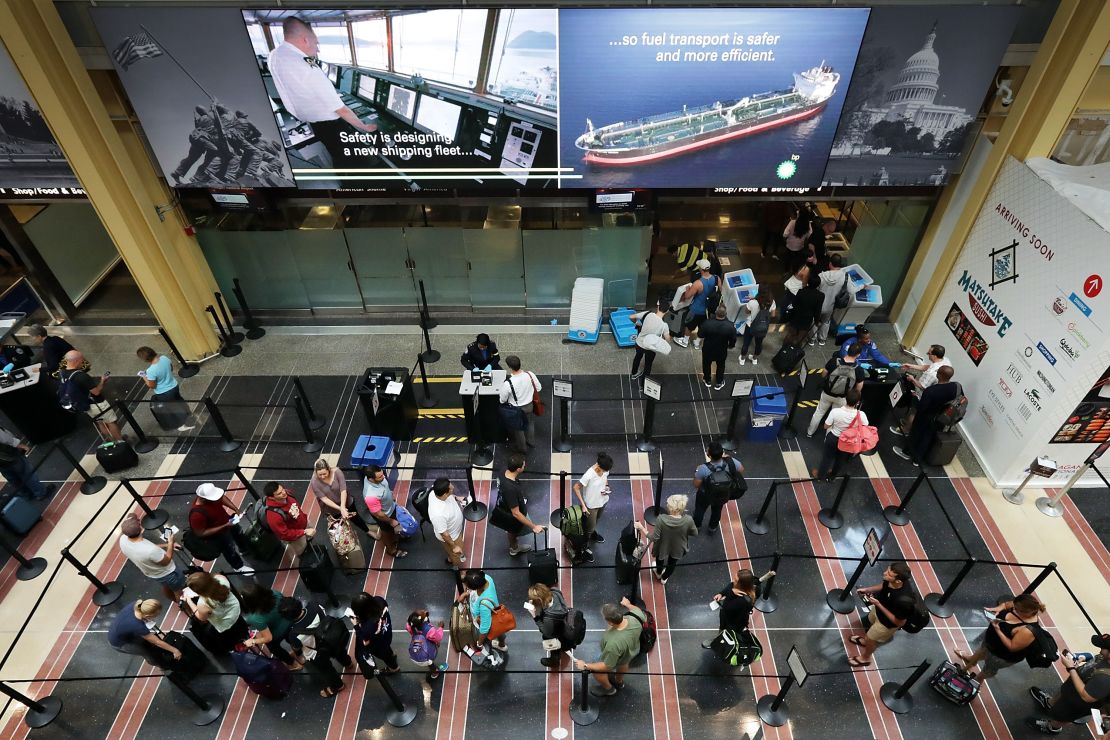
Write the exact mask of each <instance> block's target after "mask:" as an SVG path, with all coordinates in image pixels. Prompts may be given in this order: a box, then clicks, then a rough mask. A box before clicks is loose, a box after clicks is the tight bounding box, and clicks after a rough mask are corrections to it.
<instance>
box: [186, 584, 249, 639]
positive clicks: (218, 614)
mask: <svg viewBox="0 0 1110 740" xmlns="http://www.w3.org/2000/svg"><path fill="white" fill-rule="evenodd" d="M185 583H186V585H187V586H188V587H189V588H190V589H192V590H193V592H195V593H196V595H197V596H199V597H200V600H199V601H198V603H197V604H196V609H195V610H194V611H193V617H194V618H196V619H197V620H198V621H201V622H207V623H208V624H209V625H210V626H211V627H212V629H213V630H215V633H216V635H217V636H218V637H217V639H218V643H219V644H220V646H221V648H222V651H223V652H225V653H230V652H231V651H232V650H234V649H235V646H236V645H238V644H239V643H240V642H243V641H244V640H246V639H247V638H249V637H250V631H249V630H248V629H247V623H246V622H245V621H243V614H242V608H241V607H240V605H239V599H237V598H236V597H235V594H233V593H231V583H230V582H229V581H228V580H227V577H226V576H223V575H220V574H216V575H212V574H211V573H209V572H208V571H204V570H202V571H200V572H198V573H191V574H189V576H188V577H187V578H186V579H185Z"/></svg>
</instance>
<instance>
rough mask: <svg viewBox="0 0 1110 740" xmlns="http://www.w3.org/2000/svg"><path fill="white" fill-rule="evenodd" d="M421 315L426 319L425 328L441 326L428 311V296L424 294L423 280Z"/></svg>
mask: <svg viewBox="0 0 1110 740" xmlns="http://www.w3.org/2000/svg"><path fill="white" fill-rule="evenodd" d="M420 315H421V316H422V317H423V319H424V326H426V327H428V328H429V329H434V328H436V327H437V326H439V322H438V321H436V320H435V319H433V318H432V314H431V312H430V311H429V310H428V294H427V293H425V292H424V281H423V280H421V281H420Z"/></svg>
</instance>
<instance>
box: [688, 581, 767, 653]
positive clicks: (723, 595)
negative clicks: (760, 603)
mask: <svg viewBox="0 0 1110 740" xmlns="http://www.w3.org/2000/svg"><path fill="white" fill-rule="evenodd" d="M774 574H775V572H774V571H773V570H772V571H768V572H767V575H768V576H773V575H774ZM758 596H759V581H758V580H757V579H756V577H755V573H753V572H752V571H750V570H749V569H747V568H740V569H739V570H738V571H736V578H734V579H733V580H732V583H730V584H728V585H727V586H725V587H724V588H722V589H721V590H720V591H718V592H717V593H716V594H714V595H713V602H714V603H716V604H719V605H720V608H719V609H717V619H718V620H719V621H718V623H717V634H716V635H714V636H713V637H710V638H709V639H708V640H705V641H704V642H702V644H701V646H702V647H703V648H705V649H706V650H709V649H710V648H711V647H712V646H713V640H715V639H716V638H717V636H718V635H720V634H721V633H722V632H724V631H725V630H733V631H736V632H743V631H744V630H746V629H747V628H748V622H749V621H750V620H751V617H752V610H753V609H754V608H755V600H756V598H757V597H758Z"/></svg>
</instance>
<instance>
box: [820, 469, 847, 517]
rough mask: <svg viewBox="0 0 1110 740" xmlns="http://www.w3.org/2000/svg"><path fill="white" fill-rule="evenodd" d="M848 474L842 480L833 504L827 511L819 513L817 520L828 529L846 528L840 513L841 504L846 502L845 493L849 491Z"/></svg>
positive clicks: (823, 510) (822, 510)
mask: <svg viewBox="0 0 1110 740" xmlns="http://www.w3.org/2000/svg"><path fill="white" fill-rule="evenodd" d="M848 478H849V476H848V474H847V473H845V474H844V475H843V476H841V478H840V488H839V489H838V490H837V492H836V498H834V499H833V504H832V506H831V507H829V508H827V509H821V511H819V512H817V519H818V520H819V521H820V522H821V523H822V524H824V525H825V527H826V528H828V529H840V528H841V527H843V526H844V517H843V516H842V515H841V513H840V502H841V501H843V500H844V492H845V491H847V490H848Z"/></svg>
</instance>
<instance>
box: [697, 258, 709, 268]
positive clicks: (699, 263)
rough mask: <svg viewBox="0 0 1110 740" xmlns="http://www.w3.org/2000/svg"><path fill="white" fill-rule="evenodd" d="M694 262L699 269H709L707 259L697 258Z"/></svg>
mask: <svg viewBox="0 0 1110 740" xmlns="http://www.w3.org/2000/svg"><path fill="white" fill-rule="evenodd" d="M694 264H696V265H697V266H698V269H699V270H708V269H709V260H698V261H697V262H695V263H694Z"/></svg>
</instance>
